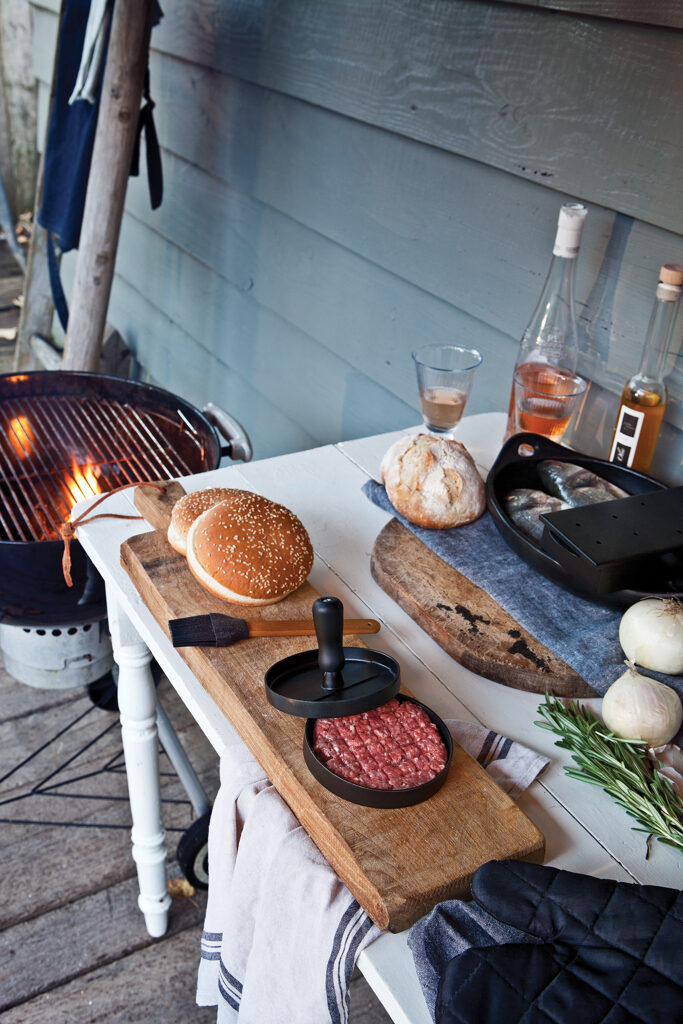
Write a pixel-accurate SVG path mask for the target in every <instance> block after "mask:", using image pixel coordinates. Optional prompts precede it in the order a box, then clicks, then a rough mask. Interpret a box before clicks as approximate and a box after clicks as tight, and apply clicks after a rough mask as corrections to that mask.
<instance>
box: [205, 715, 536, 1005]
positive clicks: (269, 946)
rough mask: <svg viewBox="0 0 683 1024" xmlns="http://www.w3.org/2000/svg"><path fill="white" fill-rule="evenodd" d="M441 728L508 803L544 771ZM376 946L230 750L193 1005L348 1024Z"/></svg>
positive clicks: (216, 815) (214, 832) (339, 888)
mask: <svg viewBox="0 0 683 1024" xmlns="http://www.w3.org/2000/svg"><path fill="white" fill-rule="evenodd" d="M446 724H447V725H448V728H449V729H450V731H451V733H452V735H453V737H454V738H455V739H456V740H457V741H458V742H459V743H460V744H461V746H463V747H464V748H465V749H466V750H468V752H469V753H470V754H471V755H472V756H473V757H475V758H477V759H478V760H479V761H480V763H481V764H483V765H484V767H485V768H486V769H487V770H488V771H489V772H490V773H491V774H492V775H493V776H494V777H495V779H496V781H497V782H498V784H499V785H500V786H501V787H502V788H503V789H504V790H505V791H506V792H508V793H509V794H510V795H511V796H513V797H515V796H518V795H519V794H520V793H521V792H522V790H523V789H525V788H526V787H527V786H528V785H530V784H531V782H532V781H533V780H534V779H535V778H536V777H537V775H538V774H539V773H540V772H541V771H542V770H543V769H544V768H545V766H546V765H547V763H548V760H547V758H544V757H541V756H540V755H538V754H536V753H535V751H532V750H528V749H527V748H526V747H523V746H521V744H518V743H513V742H512V741H511V740H508V739H506V738H505V737H504V736H499V735H498V734H497V733H494V732H491V731H490V730H488V729H486V728H485V727H484V726H481V725H478V724H477V723H474V722H463V721H459V720H454V721H449V722H447V723H446ZM408 810H409V809H408ZM379 934H380V931H379V929H378V928H377V927H376V926H375V925H374V924H373V923H372V921H371V920H370V918H369V917H368V916H367V915H366V914H365V912H364V911H363V910H362V909H361V907H360V906H359V905H358V903H357V902H356V900H355V899H354V898H353V896H352V895H351V893H350V892H349V891H348V889H347V888H346V886H345V885H344V884H343V883H342V882H341V881H340V880H339V878H337V875H336V874H335V872H334V871H333V870H332V868H331V867H330V865H329V864H328V863H327V861H326V860H325V858H324V857H323V856H322V854H321V853H320V851H319V850H318V848H317V847H316V846H315V844H314V843H313V841H312V840H311V839H310V838H309V836H308V835H307V833H306V832H305V831H304V829H303V827H302V826H301V825H300V824H299V822H298V821H297V819H296V818H295V817H294V815H293V814H292V812H291V811H290V810H289V808H288V807H287V805H286V804H285V803H284V801H283V800H282V799H281V797H280V796H279V794H278V793H277V791H276V790H275V789H274V787H273V786H272V785H271V784H270V782H269V781H268V779H267V778H266V777H265V776H264V773H263V769H262V768H261V767H260V765H259V764H258V762H257V761H256V760H255V758H254V757H252V755H251V754H250V753H249V751H248V750H247V748H246V747H245V746H243V745H242V744H236V745H235V746H234V747H230V748H229V749H228V751H227V752H226V753H225V754H224V756H223V758H222V760H221V787H220V789H219V791H218V795H217V797H216V800H215V802H214V807H213V812H212V815H211V824H210V828H209V894H208V902H207V908H206V917H205V921H204V931H203V934H202V940H201V959H200V964H199V974H198V980H197V1003H198V1004H199V1005H200V1006H217V1007H218V1016H217V1024H234V1022H236V1021H238V1022H239V1024H291V1022H292V1021H296V1024H327V1022H330V1024H346V1021H347V1020H348V985H349V980H350V978H351V973H352V971H353V968H354V965H355V962H356V958H357V957H358V954H359V953H360V952H361V950H362V949H364V947H365V946H367V945H368V944H369V943H371V942H373V941H374V939H376V938H377V937H378V936H379Z"/></svg>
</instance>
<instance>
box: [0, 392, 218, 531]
mask: <svg viewBox="0 0 683 1024" xmlns="http://www.w3.org/2000/svg"><path fill="white" fill-rule="evenodd" d="M188 428H189V429H188ZM181 434H182V435H183V444H182V445H181V444H179V443H177V442H178V439H179V435H181ZM193 434H195V432H194V430H193V428H192V427H191V425H190V424H189V423H188V421H187V419H186V418H185V417H184V416H183V415H182V413H181V412H180V410H178V411H177V419H174V420H171V419H170V418H169V417H168V416H165V415H162V414H160V413H153V412H150V411H148V410H147V409H144V408H141V407H139V406H135V405H131V404H129V403H124V402H119V401H117V400H115V399H111V398H104V397H97V398H91V397H88V396H63V395H33V396H21V397H19V398H16V399H14V398H9V399H5V400H4V401H3V402H2V403H0V533H1V534H2V535H3V537H2V538H0V539H5V540H10V541H42V540H55V539H58V537H59V527H60V525H61V524H62V523H63V522H64V521H65V520H67V519H68V518H69V515H70V511H71V508H72V507H73V505H74V504H75V503H76V502H77V501H80V500H81V498H83V497H88V496H89V495H90V494H91V493H92V492H93V491H95V492H96V493H99V492H100V491H102V492H105V491H110V490H113V489H114V488H115V487H120V486H121V485H122V484H129V483H136V482H140V481H143V480H162V479H169V478H173V477H176V476H183V475H187V474H190V473H192V472H196V464H195V465H194V468H193V467H192V466H191V465H190V464H189V463H188V461H187V458H188V457H189V458H190V462H194V463H196V459H192V457H191V455H190V454H189V452H191V449H192V447H194V448H196V449H197V454H198V455H199V457H200V458H201V459H203V458H204V450H203V441H202V439H201V437H200V435H199V434H196V436H195V437H192V435H193ZM188 436H189V438H190V440H191V448H190V449H189V451H188ZM181 448H182V449H183V450H184V453H185V457H183V455H182V454H181V452H180V449H181Z"/></svg>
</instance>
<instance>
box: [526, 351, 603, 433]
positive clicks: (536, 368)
mask: <svg viewBox="0 0 683 1024" xmlns="http://www.w3.org/2000/svg"><path fill="white" fill-rule="evenodd" d="M586 387H587V384H586V381H585V380H584V379H583V377H579V376H577V374H575V373H570V371H569V370H563V369H561V368H559V367H557V366H551V364H550V363H524V364H523V365H522V366H518V367H517V369H516V370H515V384H514V388H515V426H516V429H517V431H521V430H527V431H529V432H530V433H532V434H542V436H543V437H550V438H552V439H553V440H554V441H559V440H560V438H561V437H562V436H563V434H564V432H565V430H566V429H567V427H568V426H569V423H570V421H571V419H572V417H573V416H574V414H575V413H576V411H577V409H578V408H579V406H580V405H581V402H582V401H583V396H584V395H585V393H586Z"/></svg>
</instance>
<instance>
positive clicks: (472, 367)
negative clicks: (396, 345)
mask: <svg viewBox="0 0 683 1024" xmlns="http://www.w3.org/2000/svg"><path fill="white" fill-rule="evenodd" d="M412 355H413V360H414V362H415V370H416V372H417V387H418V391H419V393H420V406H421V408H422V422H423V423H424V425H425V427H426V428H427V430H428V431H429V433H430V434H437V435H438V436H441V437H453V436H454V433H455V428H456V427H457V425H458V423H459V422H460V420H461V419H462V414H463V413H464V411H465V406H466V404H467V399H468V397H469V394H470V389H471V387H472V381H473V380H474V374H475V371H476V369H477V367H478V366H479V364H480V363H481V358H482V357H481V353H479V352H477V350H476V349H475V348H460V346H458V345H424V346H423V347H422V348H418V349H416V350H415V352H413V354H412Z"/></svg>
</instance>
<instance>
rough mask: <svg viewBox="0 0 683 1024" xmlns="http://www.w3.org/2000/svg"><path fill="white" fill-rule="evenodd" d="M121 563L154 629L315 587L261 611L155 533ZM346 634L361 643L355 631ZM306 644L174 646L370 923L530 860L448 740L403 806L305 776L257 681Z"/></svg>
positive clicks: (158, 515) (534, 843)
mask: <svg viewBox="0 0 683 1024" xmlns="http://www.w3.org/2000/svg"><path fill="white" fill-rule="evenodd" d="M145 490H146V493H143V489H140V490H138V491H136V505H137V506H138V508H139V509H140V510H141V511H142V512H143V514H144V515H145V517H146V518H149V519H150V521H152V520H156V525H157V526H161V525H162V523H163V521H164V516H163V514H162V512H163V504H164V499H163V498H162V497H161V496H157V497H155V495H156V492H152V491H149V490H148V489H145ZM176 496H177V492H176ZM166 504H167V505H168V506H170V505H171V504H172V502H170V501H167V502H166ZM160 509H161V510H162V512H160ZM121 562H122V565H123V566H124V568H125V569H126V571H127V572H128V574H129V576H130V578H131V579H132V581H133V583H134V584H135V586H136V588H137V589H138V591H139V593H140V595H141V597H142V598H143V600H144V601H145V603H146V605H147V606H148V608H149V609H150V610H151V612H152V614H153V615H154V617H155V619H156V620H157V622H158V623H159V624H160V625H161V626H162V628H163V629H164V630H166V631H168V630H167V622H168V620H169V619H170V618H176V617H178V616H182V615H200V614H203V613H206V612H209V611H222V612H225V613H226V614H228V615H236V616H239V617H241V618H245V617H247V616H248V615H249V616H251V615H254V616H256V615H259V616H261V617H264V618H267V617H272V618H304V617H306V618H307V617H309V616H310V615H311V607H312V604H313V601H314V600H315V599H316V597H317V596H318V594H317V593H316V591H315V590H314V589H313V587H311V586H310V585H309V584H304V586H303V587H301V588H300V589H299V590H298V591H297V592H296V593H295V594H292V595H291V596H290V597H288V598H286V599H285V600H284V601H282V602H280V603H279V604H276V605H269V606H266V607H263V608H261V609H257V608H247V607H246V606H244V605H231V604H227V603H224V602H220V601H217V599H216V598H214V597H213V596H212V595H211V594H209V593H208V592H207V591H206V590H204V589H203V588H202V587H201V586H200V585H199V584H198V583H197V582H196V581H195V579H194V577H193V576H192V575H191V573H190V571H189V569H188V567H187V564H186V562H185V559H184V558H183V557H182V556H180V555H177V554H176V553H175V552H174V551H172V549H171V548H170V547H169V545H168V543H167V540H166V537H165V534H164V533H162V532H158V531H157V532H153V533H147V534H143V535H141V536H137V537H133V538H132V539H130V540H129V541H127V542H125V543H124V544H123V545H122V547H121ZM346 643H347V644H349V645H350V646H362V642H361V641H360V640H359V639H358V638H356V637H349V638H348V639H347V640H346ZM313 646H315V645H314V644H312V643H311V640H310V638H306V637H303V638H297V637H290V638H267V639H249V640H243V641H240V642H239V643H236V644H234V645H232V646H231V647H225V648H184V649H182V650H181V651H180V653H181V654H182V656H183V658H184V659H185V660H186V662H187V663H188V665H189V666H190V668H191V669H192V671H193V672H194V673H195V675H196V676H197V678H198V679H199V681H200V682H201V683H202V685H203V686H204V687H205V689H206V690H207V691H208V693H209V694H210V695H211V696H212V698H213V699H214V701H215V702H216V704H217V705H218V707H219V708H220V709H221V711H222V712H223V713H224V714H225V715H226V717H227V718H228V719H229V720H230V722H231V723H232V724H233V726H234V727H235V729H236V730H237V732H238V733H239V734H240V736H241V737H242V739H243V740H244V742H245V743H246V745H247V746H248V747H249V749H250V750H251V752H252V753H253V754H254V756H255V757H256V758H257V759H258V761H259V762H260V764H261V765H262V767H263V769H264V771H265V772H266V773H267V775H268V776H269V778H270V779H271V781H272V782H273V784H274V785H275V786H276V788H277V789H278V791H279V792H280V794H281V795H282V796H283V797H284V799H285V800H286V801H287V803H288V804H289V806H290V807H291V808H292V810H293V812H294V813H295V814H296V815H297V817H298V818H299V820H300V821H301V823H302V824H303V825H304V827H305V828H306V830H307V831H308V832H309V834H310V835H311V837H312V838H313V840H314V841H315V842H316V844H317V845H318V847H319V848H320V850H321V851H322V853H323V854H324V855H325V857H327V859H328V861H329V862H330V864H331V865H332V866H333V868H334V869H335V871H336V872H337V873H338V875H339V876H340V878H341V879H342V880H343V881H344V882H345V883H346V885H347V886H348V888H349V889H350V890H351V892H352V893H353V895H354V896H355V898H356V899H357V900H358V902H359V903H360V904H361V905H362V906H363V908H364V909H365V910H366V911H367V912H368V914H369V915H370V917H371V918H372V919H373V921H375V923H376V924H378V925H379V927H380V928H383V929H387V930H389V931H400V930H402V929H404V928H407V927H409V926H410V925H411V924H412V923H413V922H414V921H416V920H417V919H418V918H419V917H421V916H422V915H423V914H425V913H427V912H428V911H429V910H430V909H431V908H432V907H433V906H434V905H435V904H436V903H438V902H439V901H441V900H444V899H452V898H457V897H463V896H466V895H468V893H469V883H470V879H471V877H472V875H473V873H474V872H475V871H476V869H477V868H478V867H479V866H480V865H481V864H483V863H484V862H486V861H488V860H491V859H496V860H500V859H503V858H506V857H514V858H519V859H528V860H536V861H538V860H541V859H542V857H543V852H544V840H543V836H542V835H541V833H540V832H539V830H538V829H537V828H536V826H535V825H534V824H533V823H532V822H531V821H530V820H529V819H528V818H527V817H526V816H525V815H524V814H523V813H522V811H521V810H520V809H519V808H518V807H517V805H516V804H515V803H514V802H513V801H512V800H511V799H510V798H509V797H508V796H506V794H505V793H503V791H502V790H501V789H500V788H499V787H498V786H497V785H496V784H495V783H494V782H493V780H492V779H491V778H490V777H489V776H488V775H487V773H486V772H485V771H484V770H483V768H481V766H480V765H479V764H478V763H477V762H476V761H475V760H474V759H473V758H472V757H470V756H469V754H467V753H466V752H465V751H464V750H462V748H461V747H459V746H458V744H457V743H456V744H454V747H455V750H454V754H453V762H452V765H451V769H450V772H449V775H448V778H447V780H446V783H445V784H444V786H443V788H442V789H441V790H440V791H439V792H438V793H436V794H435V795H434V796H433V797H431V798H430V799H429V800H427V801H425V802H424V803H422V804H418V805H416V806H415V807H408V808H403V809H400V810H377V809H373V808H368V807H360V806H358V805H356V804H352V803H349V802H347V801H345V800H342V799H340V798H339V797H336V796H334V795H333V794H332V793H329V792H328V791H327V790H326V789H324V788H323V787H322V786H321V785H320V784H319V783H318V782H316V780H315V779H314V778H313V777H312V775H311V774H310V772H309V771H308V769H307V767H306V765H305V762H304V759H303V752H302V751H303V734H304V719H301V718H293V717H291V716H288V715H284V714H282V713H281V712H279V711H277V710H276V709H275V708H273V707H272V706H271V705H270V704H269V703H268V701H267V699H266V696H265V689H264V684H263V676H264V674H265V671H266V669H267V668H269V667H270V665H272V664H273V663H274V662H275V661H278V660H279V659H280V658H284V657H286V656H288V655H290V654H294V653H296V652H298V651H303V650H309V649H311V647H313ZM404 683H408V685H409V683H410V680H409V679H408V680H404ZM404 689H405V690H406V692H407V689H406V688H405V687H404Z"/></svg>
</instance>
